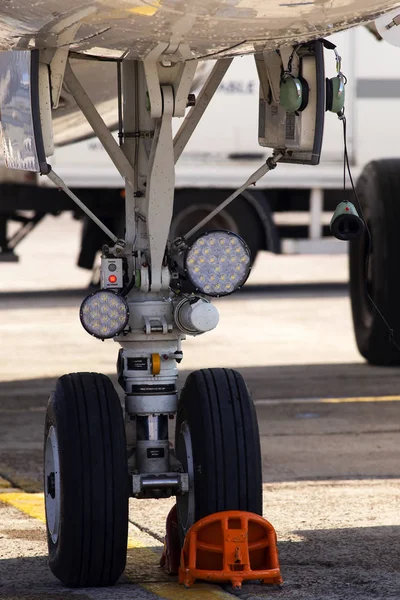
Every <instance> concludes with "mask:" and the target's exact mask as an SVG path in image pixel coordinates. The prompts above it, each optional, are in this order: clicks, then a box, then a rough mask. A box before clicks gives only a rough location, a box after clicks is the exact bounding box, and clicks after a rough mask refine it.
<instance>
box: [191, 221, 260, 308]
mask: <svg viewBox="0 0 400 600" xmlns="http://www.w3.org/2000/svg"><path fill="white" fill-rule="evenodd" d="M185 268H186V272H187V274H188V276H189V279H190V281H191V282H192V283H193V285H194V286H195V288H196V289H197V290H199V291H200V292H202V293H203V294H206V295H207V296H215V297H217V296H227V295H228V294H232V293H233V292H234V291H236V290H237V289H238V288H239V287H240V286H242V285H243V284H244V283H245V281H246V279H247V278H248V276H249V273H250V269H251V257H250V250H249V248H248V247H247V244H246V242H245V241H244V240H243V239H242V238H241V237H240V236H238V235H236V234H235V233H232V232H230V231H223V230H215V231H210V232H208V233H204V234H202V235H201V236H199V237H198V238H197V239H196V241H195V242H194V243H193V244H192V246H191V247H190V248H189V249H188V250H187V253H186V258H185Z"/></svg>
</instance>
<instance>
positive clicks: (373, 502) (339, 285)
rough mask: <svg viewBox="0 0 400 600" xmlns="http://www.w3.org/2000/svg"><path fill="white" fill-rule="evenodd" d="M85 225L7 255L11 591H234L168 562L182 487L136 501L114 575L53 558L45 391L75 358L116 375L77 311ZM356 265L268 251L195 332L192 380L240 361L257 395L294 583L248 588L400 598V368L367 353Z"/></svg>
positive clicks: (4, 462) (1, 557)
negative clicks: (76, 260)
mask: <svg viewBox="0 0 400 600" xmlns="http://www.w3.org/2000/svg"><path fill="white" fill-rule="evenodd" d="M78 227H79V224H78V223H77V222H75V221H73V220H72V219H70V218H69V217H67V216H63V217H62V218H60V219H59V220H54V219H51V220H49V219H48V220H47V222H45V223H44V224H43V226H41V227H39V228H38V230H37V231H35V234H34V236H33V237H32V238H31V239H30V240H29V239H28V240H27V241H26V242H24V245H23V246H22V247H21V264H20V265H1V264H0V272H1V273H2V274H3V275H2V279H1V283H0V285H1V286H2V287H1V288H0V292H1V293H0V336H1V342H2V343H1V346H0V599H1V600H2V599H10V600H11V599H14V598H15V599H18V600H28V599H36V598H43V599H46V600H54V599H59V598H74V597H76V598H82V599H89V598H90V599H91V598H98V599H108V598H110V599H111V598H112V599H114V598H115V599H119V598H121V599H125V598H138V599H141V598H151V599H153V598H160V597H162V598H171V599H173V600H175V598H182V599H183V600H186V598H191V599H192V600H197V599H198V598H201V599H203V598H204V599H205V598H210V599H211V598H217V597H218V598H225V599H226V600H229V598H231V599H232V595H233V592H232V590H231V589H229V588H227V587H226V588H223V587H219V586H218V587H217V586H208V585H207V584H200V585H199V586H196V587H195V588H194V589H190V590H185V589H183V588H181V587H178V585H177V584H176V583H175V580H174V579H173V578H172V579H171V578H169V577H167V576H166V575H165V574H164V573H163V572H162V571H161V569H160V568H159V567H158V560H159V556H160V552H161V548H162V545H161V540H162V538H163V535H164V529H165V518H166V515H167V513H168V510H169V509H170V507H171V506H172V504H173V501H172V500H166V501H150V502H145V503H143V502H141V501H133V500H132V501H131V510H130V520H131V524H130V538H131V540H132V543H131V546H132V547H130V548H129V549H128V561H127V569H126V573H125V574H124V576H123V577H122V578H121V581H120V582H119V584H118V585H117V586H116V587H115V588H112V589H104V590H94V589H85V590H73V591H71V590H66V589H65V588H63V587H62V586H61V585H60V584H59V583H58V582H57V581H56V579H55V578H54V577H53V576H52V574H51V573H50V571H49V569H48V567H47V562H46V552H47V549H46V541H45V526H44V523H43V521H42V520H41V519H42V518H43V507H42V500H41V496H40V492H41V490H42V483H41V481H42V443H43V422H44V414H45V407H46V402H47V397H48V395H49V393H50V391H51V389H52V387H53V385H54V382H55V381H56V378H57V377H58V376H59V375H61V374H63V373H66V372H72V371H84V370H92V371H93V370H94V371H99V372H104V373H106V374H109V375H110V376H111V378H112V379H113V380H114V382H115V375H114V372H115V370H114V369H115V359H116V354H117V349H118V348H117V346H115V344H113V342H105V343H101V342H98V341H96V340H94V339H93V338H91V337H90V336H88V335H87V334H86V333H85V332H84V331H83V330H82V328H81V326H80V323H79V318H78V312H77V311H78V307H79V304H80V301H81V299H82V298H83V297H84V295H85V293H86V292H85V285H86V283H87V281H88V279H89V277H88V273H85V272H82V271H79V270H78V269H76V268H75V267H74V264H73V254H74V253H75V252H76V249H77V229H78ZM43 239H46V242H47V248H46V250H47V252H44V249H43ZM71 255H72V256H71ZM35 256H36V257H37V256H39V259H40V260H36V261H35V262H34V261H33V257H35ZM34 265H35V269H36V270H35V269H34ZM346 277H347V263H346V259H345V258H344V257H340V256H339V257H338V256H335V257H271V256H269V255H268V254H265V255H263V256H260V257H259V259H258V261H257V264H256V267H255V269H254V272H253V274H252V278H251V279H250V281H249V284H248V285H247V288H246V289H245V290H243V292H239V293H237V294H236V295H234V296H232V297H231V298H228V299H224V300H220V301H219V302H218V303H217V305H218V308H219V310H220V313H221V321H220V325H219V327H218V329H217V330H216V331H215V332H212V333H210V334H209V335H204V336H201V337H200V338H198V339H192V340H188V342H187V343H185V346H184V361H183V363H182V371H181V374H180V381H181V384H182V383H183V381H184V379H185V376H186V375H187V373H188V372H190V371H191V370H193V369H195V368H201V367H207V366H210V367H211V366H232V367H235V368H237V369H238V370H239V371H241V372H242V374H243V375H244V377H245V378H246V381H247V383H248V385H249V388H250V390H251V392H252V394H253V399H254V401H255V404H256V408H257V415H258V420H259V426H260V434H261V445H262V454H263V478H264V516H265V517H266V518H267V519H268V520H269V521H270V522H271V523H272V524H273V525H274V527H275V529H276V531H277V534H278V542H279V544H278V547H279V555H280V563H281V568H282V574H283V578H284V585H283V587H282V588H281V589H278V588H275V587H271V586H261V585H258V584H257V585H255V584H248V585H244V586H243V589H242V591H241V592H239V593H237V592H235V595H238V596H240V598H243V599H244V600H252V599H253V598H254V599H255V598H279V600H288V599H291V598H298V599H299V600H325V599H326V600H339V599H340V600H341V599H346V600H358V599H360V600H361V599H363V600H375V599H382V600H383V599H385V600H386V599H389V600H399V599H400V485H399V483H400V461H399V455H400V450H399V448H400V443H399V442H400V435H399V434H400V425H399V411H400V370H399V369H396V368H377V367H370V366H368V365H366V364H364V362H363V361H362V359H361V357H360V356H359V355H358V353H357V349H356V347H355V343H354V338H353V333H352V326H351V315H350V307H349V299H348V295H347V287H346ZM51 284H52V285H51ZM51 290H56V291H51ZM115 384H116V382H115ZM2 498H3V500H2ZM29 515H30V516H29ZM32 515H33V516H32Z"/></svg>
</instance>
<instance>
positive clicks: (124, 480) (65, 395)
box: [44, 373, 129, 587]
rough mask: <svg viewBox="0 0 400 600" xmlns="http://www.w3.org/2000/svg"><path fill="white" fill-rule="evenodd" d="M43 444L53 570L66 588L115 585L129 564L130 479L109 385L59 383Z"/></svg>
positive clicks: (94, 376)
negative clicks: (127, 552)
mask: <svg viewBox="0 0 400 600" xmlns="http://www.w3.org/2000/svg"><path fill="white" fill-rule="evenodd" d="M44 441H45V447H44V453H45V455H44V462H45V465H44V489H45V506H46V523H47V542H48V549H49V564H50V569H51V571H52V572H53V573H54V575H55V576H56V577H57V578H58V579H59V580H60V581H61V583H63V584H64V585H66V586H68V587H87V586H106V585H113V584H114V583H115V582H116V581H117V579H118V578H119V576H120V575H121V573H122V572H123V570H124V568H125V562H126V549H127V537H128V497H129V491H128V490H129V479H128V465H127V454H126V441H125V428H124V421H123V416H122V410H121V405H120V402H119V398H118V396H117V393H116V391H115V389H114V387H113V385H112V383H111V381H110V380H109V379H108V377H106V376H105V375H100V374H98V373H72V374H70V375H64V376H63V377H60V379H59V380H58V381H57V384H56V388H55V391H54V392H53V393H52V394H51V396H50V399H49V403H48V406H47V413H46V423H45V436H44Z"/></svg>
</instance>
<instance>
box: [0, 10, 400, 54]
mask: <svg viewBox="0 0 400 600" xmlns="http://www.w3.org/2000/svg"><path fill="white" fill-rule="evenodd" d="M66 6H68V9H67V10H65V7H66ZM398 6H400V0H190V1H188V0H148V1H144V0H93V1H92V2H83V1H82V0H67V1H65V0H64V1H63V2H61V1H60V0H36V1H35V2H32V0H13V1H3V2H1V3H0V50H6V49H10V48H29V47H33V46H35V47H39V48H46V47H56V46H58V45H60V41H59V40H60V39H61V40H62V39H63V36H62V35H60V34H62V32H64V31H65V30H67V29H68V28H69V27H72V28H73V27H74V25H75V28H76V31H75V30H74V38H73V39H74V43H73V44H72V46H71V50H74V51H76V52H82V53H87V54H91V55H96V56H103V57H112V58H121V57H127V58H132V59H134V58H139V59H141V58H144V57H145V56H146V55H147V54H148V53H149V51H150V50H151V49H153V48H154V46H155V45H156V44H157V43H162V42H164V43H167V44H170V47H171V51H173V48H174V47H175V48H176V47H177V45H179V43H184V44H186V45H187V46H188V47H189V48H190V52H191V55H192V56H193V57H197V58H199V57H208V56H207V55H211V56H210V57H212V55H215V54H216V53H218V54H222V55H223V54H224V53H225V52H226V54H244V53H247V52H254V49H255V47H257V46H261V47H271V48H273V47H277V46H281V45H285V44H287V43H293V42H298V41H306V40H308V39H315V38H317V37H320V36H323V35H328V34H330V33H333V32H334V31H337V30H341V29H346V28H348V27H350V26H352V25H356V24H357V23H359V22H361V21H366V20H372V19H374V18H375V17H377V16H378V15H379V14H381V13H382V12H386V11H388V10H390V9H392V8H396V7H398Z"/></svg>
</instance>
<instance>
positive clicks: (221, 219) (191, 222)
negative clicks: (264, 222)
mask: <svg viewBox="0 0 400 600" xmlns="http://www.w3.org/2000/svg"><path fill="white" fill-rule="evenodd" d="M227 196H229V192H228V191H226V190H212V191H211V192H210V191H209V190H202V189H193V190H189V191H185V193H183V194H180V193H179V190H177V192H176V194H175V202H174V215H173V218H172V223H171V229H170V238H171V239H174V238H175V237H178V236H181V235H185V234H186V233H187V232H188V231H190V229H192V227H194V226H195V225H196V224H197V223H198V222H199V221H201V220H202V219H204V217H206V216H207V215H208V214H209V213H210V212H211V211H213V210H214V209H215V208H216V207H217V206H218V205H219V204H221V202H223V200H225V198H226V197H227ZM212 229H226V230H228V231H232V232H233V233H237V234H238V235H240V237H242V238H243V239H244V241H245V242H246V244H247V245H248V247H249V248H250V252H251V258H252V262H253V263H254V261H255V259H256V256H257V253H258V251H259V250H262V249H263V248H265V237H264V234H263V229H262V227H261V224H260V220H259V218H258V216H257V214H256V212H255V210H254V208H252V206H250V204H249V203H248V202H247V200H245V199H244V198H242V197H241V196H239V197H238V198H236V199H235V200H234V201H233V202H232V204H230V205H229V206H227V207H226V208H224V209H223V210H222V211H221V212H220V213H219V214H218V215H216V216H215V217H214V218H213V219H212V220H211V221H210V222H209V223H207V225H206V226H205V227H203V228H202V229H201V230H200V232H199V233H203V232H204V231H210V230H212Z"/></svg>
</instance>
